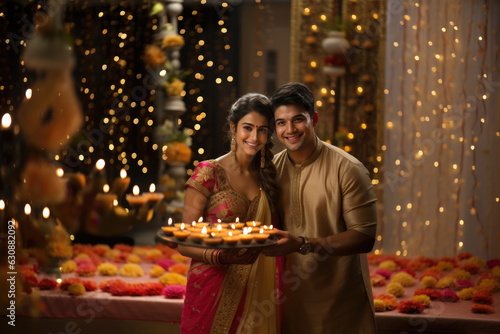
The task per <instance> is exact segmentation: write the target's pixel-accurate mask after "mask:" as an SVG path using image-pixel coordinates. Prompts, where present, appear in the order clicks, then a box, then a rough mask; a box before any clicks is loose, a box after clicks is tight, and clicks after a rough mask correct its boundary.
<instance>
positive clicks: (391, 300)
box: [375, 293, 398, 311]
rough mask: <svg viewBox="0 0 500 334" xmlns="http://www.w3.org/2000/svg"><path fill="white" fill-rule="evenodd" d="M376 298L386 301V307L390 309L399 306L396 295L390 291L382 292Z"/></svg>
mask: <svg viewBox="0 0 500 334" xmlns="http://www.w3.org/2000/svg"><path fill="white" fill-rule="evenodd" d="M375 299H379V300H382V301H384V303H385V308H386V309H387V310H388V311H391V310H394V309H395V308H396V307H397V306H398V302H397V300H396V297H394V295H391V294H390V293H381V294H379V295H378V296H376V297H375Z"/></svg>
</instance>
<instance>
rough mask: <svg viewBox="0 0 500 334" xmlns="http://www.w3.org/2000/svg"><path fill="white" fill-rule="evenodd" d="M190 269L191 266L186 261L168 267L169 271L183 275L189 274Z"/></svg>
mask: <svg viewBox="0 0 500 334" xmlns="http://www.w3.org/2000/svg"><path fill="white" fill-rule="evenodd" d="M188 270H189V266H188V265H186V264H184V263H176V264H174V265H172V266H170V267H169V268H168V271H170V272H172V273H177V274H181V275H183V276H187V273H188Z"/></svg>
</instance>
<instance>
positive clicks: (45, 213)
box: [42, 207, 50, 219]
mask: <svg viewBox="0 0 500 334" xmlns="http://www.w3.org/2000/svg"><path fill="white" fill-rule="evenodd" d="M42 215H43V218H45V219H47V218H49V217H50V209H49V208H48V207H45V208H43V211H42Z"/></svg>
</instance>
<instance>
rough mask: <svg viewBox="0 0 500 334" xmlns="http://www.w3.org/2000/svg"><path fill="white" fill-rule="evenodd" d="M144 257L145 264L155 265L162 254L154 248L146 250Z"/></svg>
mask: <svg viewBox="0 0 500 334" xmlns="http://www.w3.org/2000/svg"><path fill="white" fill-rule="evenodd" d="M144 257H145V259H146V261H147V262H150V263H156V262H158V260H160V259H161V258H162V257H163V253H162V251H161V250H159V249H157V248H154V249H150V250H148V251H147V252H146V254H145V256H144Z"/></svg>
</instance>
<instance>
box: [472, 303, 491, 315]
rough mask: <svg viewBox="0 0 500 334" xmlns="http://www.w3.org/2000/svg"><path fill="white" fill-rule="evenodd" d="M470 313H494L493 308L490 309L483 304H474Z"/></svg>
mask: <svg viewBox="0 0 500 334" xmlns="http://www.w3.org/2000/svg"><path fill="white" fill-rule="evenodd" d="M471 311H472V313H485V314H489V313H494V312H495V310H494V309H493V307H491V306H489V305H483V304H474V305H472V307H471Z"/></svg>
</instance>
